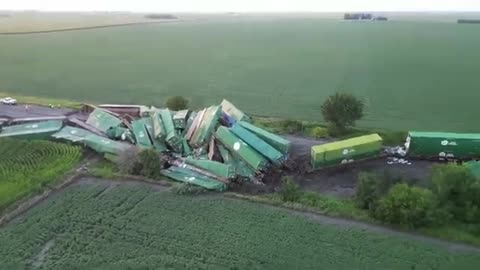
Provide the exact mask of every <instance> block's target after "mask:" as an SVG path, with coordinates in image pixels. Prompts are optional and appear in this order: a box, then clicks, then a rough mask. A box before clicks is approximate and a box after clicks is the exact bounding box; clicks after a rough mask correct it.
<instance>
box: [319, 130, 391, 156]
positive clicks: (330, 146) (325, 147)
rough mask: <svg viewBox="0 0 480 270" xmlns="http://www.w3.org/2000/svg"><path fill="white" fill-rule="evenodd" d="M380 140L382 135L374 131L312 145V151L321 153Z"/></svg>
mask: <svg viewBox="0 0 480 270" xmlns="http://www.w3.org/2000/svg"><path fill="white" fill-rule="evenodd" d="M382 141H383V140H382V137H380V135H378V134H376V133H375V134H371V135H366V136H361V137H355V138H351V139H348V140H343V141H338V142H333V143H327V144H322V145H316V146H312V151H313V152H314V153H321V152H326V151H334V150H339V149H343V148H349V147H353V146H356V145H362V144H367V143H373V142H380V143H381V142H382Z"/></svg>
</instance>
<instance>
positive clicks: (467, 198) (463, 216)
mask: <svg viewBox="0 0 480 270" xmlns="http://www.w3.org/2000/svg"><path fill="white" fill-rule="evenodd" d="M432 183H433V187H432V189H433V192H434V193H435V194H436V195H437V198H438V200H439V201H440V203H441V206H442V207H444V208H445V209H447V210H448V212H450V213H451V214H452V215H453V216H454V217H455V219H457V220H462V221H465V222H471V223H478V222H480V181H479V180H478V179H477V178H476V177H475V176H474V175H473V174H472V173H471V172H470V171H469V169H468V168H466V167H465V166H461V165H456V164H448V165H436V166H434V167H433V169H432Z"/></svg>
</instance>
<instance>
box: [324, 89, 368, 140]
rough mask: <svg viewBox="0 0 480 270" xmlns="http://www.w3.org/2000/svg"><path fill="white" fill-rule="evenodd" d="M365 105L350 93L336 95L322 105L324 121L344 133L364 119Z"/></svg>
mask: <svg viewBox="0 0 480 270" xmlns="http://www.w3.org/2000/svg"><path fill="white" fill-rule="evenodd" d="M364 107H365V104H364V103H363V101H361V100H360V99H358V98H357V97H355V96H353V95H352V94H348V93H336V94H335V95H332V96H330V97H328V99H327V100H326V101H325V102H324V103H323V105H322V115H323V119H324V120H325V121H327V122H328V123H330V124H331V126H332V128H335V129H336V131H338V132H344V131H345V130H346V129H347V128H348V127H352V126H354V125H355V121H357V120H360V119H361V118H362V117H363V110H364Z"/></svg>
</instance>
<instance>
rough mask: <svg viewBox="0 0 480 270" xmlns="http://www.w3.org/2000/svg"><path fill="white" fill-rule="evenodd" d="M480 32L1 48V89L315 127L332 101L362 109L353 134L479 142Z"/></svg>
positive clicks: (20, 42)
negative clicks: (181, 104)
mask: <svg viewBox="0 0 480 270" xmlns="http://www.w3.org/2000/svg"><path fill="white" fill-rule="evenodd" d="M479 44H480V27H478V26H476V25H460V24H456V23H453V22H451V21H448V22H446V21H445V22H443V21H427V20H426V21H419V22H413V21H391V22H386V23H379V22H368V23H366V22H363V23H355V22H343V21H339V20H326V19H319V18H301V17H298V18H275V17H268V18H264V19H253V18H252V19H245V18H243V19H237V20H235V19H232V20H218V21H217V20H201V21H195V22H194V21H188V22H179V23H173V24H162V25H142V26H125V27H117V28H109V29H96V30H85V31H72V32H61V33H49V34H28V35H13V36H0V89H2V91H8V92H10V93H13V94H12V95H14V94H15V93H18V94H23V95H32V96H44V97H58V98H67V99H73V100H80V101H91V102H108V103H113V102H120V103H142V104H143V103H151V104H156V105H162V104H164V102H165V100H166V98H167V97H169V96H172V95H184V96H186V97H188V98H190V99H191V100H192V105H193V106H194V107H199V106H205V105H207V104H212V103H215V102H220V101H221V99H222V98H227V99H230V100H231V101H232V102H234V103H235V104H237V105H238V107H239V108H241V109H243V110H245V111H246V112H248V113H252V114H257V115H268V116H279V117H285V118H295V119H305V120H321V116H320V104H321V103H322V101H323V100H324V99H325V98H326V97H327V96H328V95H329V94H332V93H334V92H335V91H339V90H341V91H347V92H353V93H354V94H356V95H358V96H360V97H361V98H363V99H364V101H365V102H366V104H367V115H366V117H365V119H364V120H363V121H361V122H360V123H359V124H360V125H361V126H363V127H377V128H388V129H395V130H410V129H417V130H418V129H422V130H447V131H480V126H479V125H478V124H477V122H478V121H477V117H476V112H477V107H478V106H477V100H478V99H479V98H480V91H478V85H479V83H480V77H479V76H478V70H480V54H478V53H477V52H478V45H479Z"/></svg>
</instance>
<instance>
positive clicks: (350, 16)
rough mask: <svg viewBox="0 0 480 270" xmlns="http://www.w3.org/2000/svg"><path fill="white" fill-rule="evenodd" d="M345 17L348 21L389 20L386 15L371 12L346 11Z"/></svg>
mask: <svg viewBox="0 0 480 270" xmlns="http://www.w3.org/2000/svg"><path fill="white" fill-rule="evenodd" d="M343 19H344V20H347V21H361V20H365V21H388V18H387V17H384V16H373V15H372V14H370V13H345V14H344V15H343Z"/></svg>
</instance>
